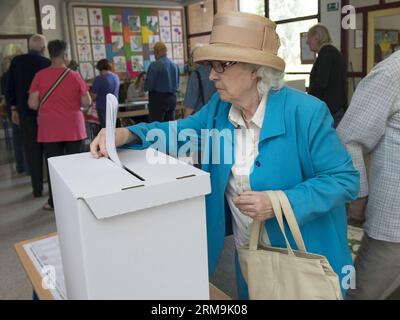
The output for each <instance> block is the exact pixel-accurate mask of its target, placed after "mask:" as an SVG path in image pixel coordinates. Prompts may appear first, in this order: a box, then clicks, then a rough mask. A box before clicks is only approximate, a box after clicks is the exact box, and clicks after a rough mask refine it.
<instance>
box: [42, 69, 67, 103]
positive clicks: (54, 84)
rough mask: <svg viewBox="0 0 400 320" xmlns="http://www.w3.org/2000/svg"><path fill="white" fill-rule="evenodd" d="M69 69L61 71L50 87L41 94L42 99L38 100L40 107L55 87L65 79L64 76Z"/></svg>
mask: <svg viewBox="0 0 400 320" xmlns="http://www.w3.org/2000/svg"><path fill="white" fill-rule="evenodd" d="M70 71H71V70H70V69H68V68H67V69H65V70H64V71H63V73H61V75H60V76H59V77H58V79H57V80H56V82H54V83H53V85H52V86H51V87H50V89H49V90H48V91H47V92H46V94H45V95H44V96H43V99H42V100H41V101H40V105H39V107H42V106H43V105H44V103H45V102H46V101H47V99H49V97H50V96H51V95H52V94H53V92H54V91H55V90H56V89H57V87H58V86H59V85H60V83H61V82H62V81H63V80H64V79H65V77H66V76H67V75H68V73H69V72H70Z"/></svg>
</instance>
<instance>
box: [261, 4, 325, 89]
mask: <svg viewBox="0 0 400 320" xmlns="http://www.w3.org/2000/svg"><path fill="white" fill-rule="evenodd" d="M267 15H268V16H269V17H270V19H271V20H272V21H274V22H275V23H277V25H278V26H277V28H276V31H277V33H278V35H279V37H280V40H281V47H280V49H279V53H278V54H279V56H280V57H282V58H283V59H284V60H285V62H286V69H285V72H286V80H288V81H289V80H302V79H304V80H305V85H306V86H308V84H309V79H310V71H311V68H312V64H302V63H301V60H300V54H301V52H300V51H301V50H300V33H302V32H307V31H308V29H310V28H311V27H312V26H313V25H314V24H316V23H318V20H319V1H318V0H307V1H304V0H286V1H280V0H269V12H267Z"/></svg>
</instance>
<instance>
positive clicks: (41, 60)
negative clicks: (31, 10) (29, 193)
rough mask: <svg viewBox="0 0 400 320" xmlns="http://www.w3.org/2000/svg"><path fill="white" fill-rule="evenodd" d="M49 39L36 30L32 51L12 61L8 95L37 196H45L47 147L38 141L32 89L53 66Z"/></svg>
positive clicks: (30, 45) (12, 116) (31, 41)
mask: <svg viewBox="0 0 400 320" xmlns="http://www.w3.org/2000/svg"><path fill="white" fill-rule="evenodd" d="M45 50H46V39H45V37H44V36H42V35H39V34H36V35H33V36H32V37H31V38H30V39H29V52H28V53H27V54H24V55H20V56H17V57H15V58H14V59H13V60H12V61H11V66H10V69H9V73H8V81H7V88H6V96H7V99H8V101H9V103H10V105H11V112H12V115H11V118H12V121H13V122H14V123H19V125H20V127H21V132H22V140H23V145H24V149H25V155H26V160H27V164H28V169H29V173H30V175H31V182H32V188H33V195H34V196H35V197H41V196H42V189H43V150H42V146H41V144H39V143H38V142H37V129H38V127H37V112H36V111H34V110H32V109H30V108H29V107H28V91H29V87H30V85H31V82H32V80H33V77H34V76H35V74H36V72H38V71H40V70H42V69H44V68H47V67H49V66H50V60H49V59H47V58H45V57H44V53H45Z"/></svg>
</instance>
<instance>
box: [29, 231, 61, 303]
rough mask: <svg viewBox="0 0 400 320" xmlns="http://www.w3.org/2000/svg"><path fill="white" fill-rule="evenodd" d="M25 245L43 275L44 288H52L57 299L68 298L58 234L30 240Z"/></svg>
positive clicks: (52, 292)
mask: <svg viewBox="0 0 400 320" xmlns="http://www.w3.org/2000/svg"><path fill="white" fill-rule="evenodd" d="M23 247H24V250H25V252H26V253H27V255H28V256H29V258H30V260H31V261H32V263H33V265H34V266H35V268H36V270H37V272H38V273H39V275H40V276H41V277H42V287H43V289H48V290H50V292H51V294H52V295H53V297H54V299H55V300H66V299H67V290H66V289H65V280H64V270H63V265H62V260H61V251H60V243H59V240H58V236H53V237H49V238H46V239H42V240H37V241H34V242H30V243H27V244H24V246H23Z"/></svg>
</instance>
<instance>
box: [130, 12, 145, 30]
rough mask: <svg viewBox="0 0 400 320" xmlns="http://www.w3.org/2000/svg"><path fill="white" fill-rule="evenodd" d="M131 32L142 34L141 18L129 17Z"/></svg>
mask: <svg viewBox="0 0 400 320" xmlns="http://www.w3.org/2000/svg"><path fill="white" fill-rule="evenodd" d="M128 24H129V31H130V32H140V31H141V30H142V28H141V26H140V17H139V16H129V17H128Z"/></svg>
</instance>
